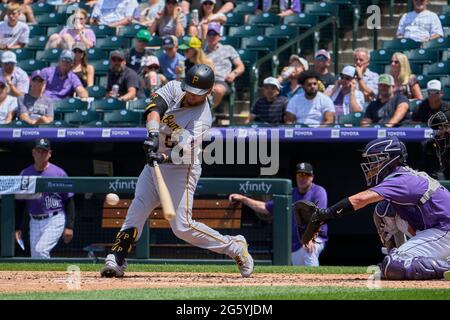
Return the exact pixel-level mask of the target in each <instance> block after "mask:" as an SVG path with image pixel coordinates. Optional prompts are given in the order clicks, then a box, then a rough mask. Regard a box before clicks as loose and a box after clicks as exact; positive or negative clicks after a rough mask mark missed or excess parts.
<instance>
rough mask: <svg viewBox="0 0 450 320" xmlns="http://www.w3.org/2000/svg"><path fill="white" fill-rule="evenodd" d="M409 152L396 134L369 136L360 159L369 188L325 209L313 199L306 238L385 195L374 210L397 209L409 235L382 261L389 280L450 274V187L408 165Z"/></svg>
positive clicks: (398, 223) (401, 225)
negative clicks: (369, 138) (315, 203)
mask: <svg viewBox="0 0 450 320" xmlns="http://www.w3.org/2000/svg"><path fill="white" fill-rule="evenodd" d="M407 155H408V154H407V151H406V146H405V145H404V144H403V143H402V142H401V141H400V140H399V139H398V138H397V137H396V136H393V137H388V138H380V139H376V140H373V141H371V142H369V143H368V144H367V145H366V147H365V149H364V151H363V154H362V156H363V158H364V160H365V161H364V163H362V164H361V167H362V169H363V172H364V175H365V176H366V180H367V185H368V187H369V189H367V190H365V191H363V192H360V193H357V194H355V195H352V196H350V197H348V198H345V199H344V200H342V201H340V202H338V203H336V204H335V205H333V206H331V207H328V208H326V209H319V208H317V207H316V206H314V205H313V204H309V206H310V207H311V208H314V213H313V215H312V218H311V221H310V223H309V225H308V228H307V230H306V232H305V234H304V237H303V238H302V242H307V241H308V240H309V238H310V236H311V235H313V234H314V232H315V231H316V230H318V228H319V226H320V225H321V224H322V223H327V222H329V221H331V220H333V219H336V218H340V217H342V216H345V215H348V214H351V213H353V212H355V211H356V210H359V209H361V208H364V207H365V206H367V205H369V204H371V203H376V202H380V201H381V205H377V207H378V209H380V208H379V207H380V206H382V207H384V210H375V215H377V216H378V217H381V218H383V217H385V216H392V215H394V218H395V221H396V227H397V229H398V231H400V232H403V233H404V234H405V235H408V236H409V237H410V238H409V239H408V240H406V241H405V242H404V243H403V244H401V245H400V246H398V248H392V249H391V250H390V251H388V254H387V255H386V257H385V258H384V259H383V261H382V263H381V265H380V267H381V273H382V276H384V278H385V279H388V280H424V279H442V278H443V277H445V278H450V210H449V208H450V192H449V191H448V190H447V189H445V188H444V187H443V186H442V185H441V184H440V183H439V182H438V181H437V180H435V179H433V178H431V177H430V176H429V175H427V174H426V173H424V172H419V171H416V170H413V169H411V168H410V167H408V166H407V165H406V158H407ZM382 228H384V229H385V228H386V226H384V227H383V226H382ZM381 231H384V232H385V233H386V234H387V235H388V234H391V235H392V234H396V233H397V230H381ZM378 232H379V233H381V232H380V230H379V231H378ZM386 240H387V239H386Z"/></svg>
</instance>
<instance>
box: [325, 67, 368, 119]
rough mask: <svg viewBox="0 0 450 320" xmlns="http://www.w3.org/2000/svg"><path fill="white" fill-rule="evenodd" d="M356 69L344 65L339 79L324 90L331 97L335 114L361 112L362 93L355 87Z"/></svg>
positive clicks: (362, 104)
mask: <svg viewBox="0 0 450 320" xmlns="http://www.w3.org/2000/svg"><path fill="white" fill-rule="evenodd" d="M355 75H356V69H355V67H353V66H345V67H344V68H343V69H342V72H341V75H340V79H339V80H337V81H336V83H335V84H334V85H331V86H329V87H328V88H327V90H326V91H325V94H326V95H327V96H329V97H330V98H331V100H332V101H333V103H334V108H335V110H336V116H340V115H343V114H349V113H353V112H361V111H362V110H363V106H364V95H363V93H362V92H361V91H359V90H358V89H356V79H355Z"/></svg>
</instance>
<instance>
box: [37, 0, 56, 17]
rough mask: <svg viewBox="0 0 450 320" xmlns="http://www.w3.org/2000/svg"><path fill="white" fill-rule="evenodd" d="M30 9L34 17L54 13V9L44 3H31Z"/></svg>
mask: <svg viewBox="0 0 450 320" xmlns="http://www.w3.org/2000/svg"><path fill="white" fill-rule="evenodd" d="M31 9H32V10H33V13H34V14H35V15H39V14H45V13H52V12H55V7H54V6H52V5H49V4H47V3H45V2H44V3H42V2H38V3H33V4H32V5H31Z"/></svg>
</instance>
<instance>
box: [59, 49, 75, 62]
mask: <svg viewBox="0 0 450 320" xmlns="http://www.w3.org/2000/svg"><path fill="white" fill-rule="evenodd" d="M59 60H60V61H68V62H72V63H73V61H74V60H75V54H74V53H73V52H72V50H63V52H61V55H60V56H59Z"/></svg>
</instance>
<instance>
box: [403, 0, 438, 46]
mask: <svg viewBox="0 0 450 320" xmlns="http://www.w3.org/2000/svg"><path fill="white" fill-rule="evenodd" d="M413 3H414V11H411V12H408V13H405V14H404V15H403V16H402V17H401V19H400V22H399V24H398V29H397V38H407V39H412V40H414V41H418V42H427V41H430V40H433V39H436V38H440V37H443V36H444V31H443V29H442V24H441V21H440V20H439V17H438V16H437V14H436V13H434V12H431V11H430V10H427V4H428V0H414V1H413Z"/></svg>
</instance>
